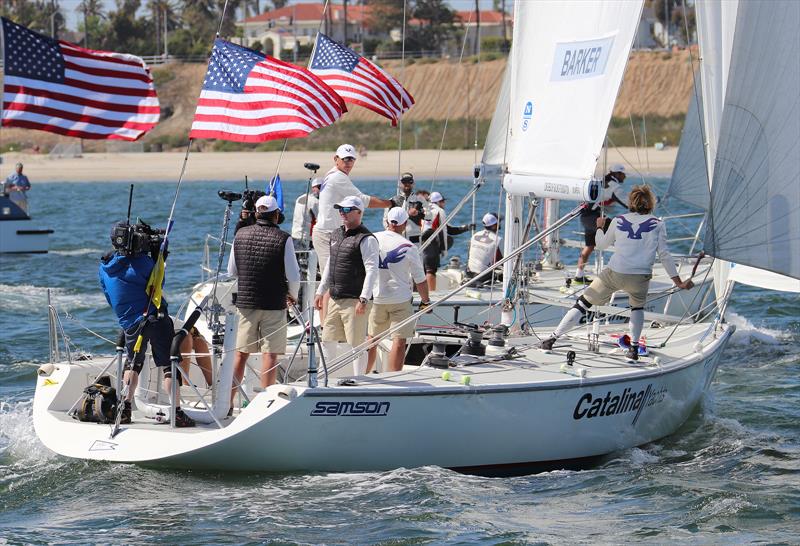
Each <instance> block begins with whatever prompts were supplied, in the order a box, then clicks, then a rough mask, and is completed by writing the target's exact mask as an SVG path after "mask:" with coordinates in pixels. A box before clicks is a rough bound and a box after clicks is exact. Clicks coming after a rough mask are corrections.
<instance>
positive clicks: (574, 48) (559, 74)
mask: <svg viewBox="0 0 800 546" xmlns="http://www.w3.org/2000/svg"><path fill="white" fill-rule="evenodd" d="M613 45H614V37H613V36H611V37H609V38H601V39H598V40H587V41H583V42H566V43H559V44H556V53H555V56H554V57H553V69H552V72H551V73H550V80H551V81H568V80H580V79H585V78H595V77H597V76H602V75H604V74H605V72H606V65H607V64H608V57H609V55H610V53H611V48H612V47H613Z"/></svg>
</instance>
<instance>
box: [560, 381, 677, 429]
mask: <svg viewBox="0 0 800 546" xmlns="http://www.w3.org/2000/svg"><path fill="white" fill-rule="evenodd" d="M666 395H667V388H666V387H663V386H662V387H661V388H660V389H658V390H656V389H655V388H654V387H653V384H652V383H651V384H649V385H647V387H646V388H645V389H643V390H641V391H634V390H631V388H630V387H626V388H625V390H623V391H622V392H621V393H612V392H611V391H608V392H607V393H606V395H605V396H602V395H600V396H597V397H594V396H592V394H591V393H589V392H587V393H585V394H584V395H583V396H581V397H580V398H579V399H578V403H577V404H576V405H575V410H574V411H573V412H572V418H573V419H575V420H576V421H579V420H581V419H592V418H594V417H611V416H614V415H622V414H623V413H633V421H632V423H631V424H633V425H635V424H636V422H637V421H638V420H639V416H640V415H641V414H642V410H644V409H645V408H649V407H651V406H654V405H656V404H660V403H661V402H663V401H664V399H665V398H666Z"/></svg>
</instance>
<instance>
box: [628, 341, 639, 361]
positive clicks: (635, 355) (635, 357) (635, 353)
mask: <svg viewBox="0 0 800 546" xmlns="http://www.w3.org/2000/svg"><path fill="white" fill-rule="evenodd" d="M625 360H627V361H628V362H630V363H632V364H633V363H635V362H638V361H639V345H638V344H636V345H632V346H630V347H629V348H628V350H627V351H625Z"/></svg>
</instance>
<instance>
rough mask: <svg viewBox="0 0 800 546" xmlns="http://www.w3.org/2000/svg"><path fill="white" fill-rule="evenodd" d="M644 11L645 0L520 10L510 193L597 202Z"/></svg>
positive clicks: (522, 6)
mask: <svg viewBox="0 0 800 546" xmlns="http://www.w3.org/2000/svg"><path fill="white" fill-rule="evenodd" d="M641 9H642V2H641V1H640V0H637V1H631V0H608V1H596V2H586V1H582V0H578V1H576V0H571V1H559V2H518V3H517V5H516V16H515V20H514V41H513V44H514V54H512V58H511V61H510V62H511V93H510V116H509V131H510V139H509V154H508V160H507V163H508V170H509V174H507V175H506V177H505V179H504V187H505V189H506V191H508V192H510V193H513V194H516V195H528V194H531V193H533V194H535V195H537V196H539V197H554V198H558V199H571V200H588V199H589V197H590V196H589V191H588V182H589V180H590V179H591V177H592V175H593V173H594V169H595V165H596V163H597V159H598V157H599V154H600V149H601V147H602V144H603V138H604V137H605V134H606V130H607V128H608V122H609V120H610V119H611V113H612V110H613V107H614V102H615V100H616V98H617V93H618V91H619V86H620V83H621V82H622V75H623V72H624V70H625V64H626V63H627V61H628V55H629V52H630V48H631V44H632V42H633V38H634V35H635V33H636V29H637V28H638V23H639V17H640V14H641Z"/></svg>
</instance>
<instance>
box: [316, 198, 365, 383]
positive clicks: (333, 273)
mask: <svg viewBox="0 0 800 546" xmlns="http://www.w3.org/2000/svg"><path fill="white" fill-rule="evenodd" d="M334 208H336V209H337V210H338V211H339V214H340V215H341V216H342V221H343V223H344V225H343V226H341V227H340V228H338V229H337V230H335V231H334V232H333V233H331V242H330V257H329V258H328V262H327V263H326V264H324V269H323V272H322V281H321V282H320V285H319V288H317V295H316V298H315V305H316V307H317V309H322V295H323V294H324V293H325V291H326V290H330V296H331V299H330V303H329V304H328V314H327V315H326V316H325V322H324V325H323V330H322V341H323V345H324V349H325V355H326V358H328V359H331V358H335V352H336V344H337V343H346V344H347V345H349V348H353V347H355V346H357V345H361V344H362V343H364V340H365V339H366V337H367V317H368V313H367V304H368V302H369V300H370V298H371V297H372V288H373V286H374V285H375V281H376V279H377V277H378V261H379V259H380V254H379V253H380V249H379V246H378V240H377V239H375V236H374V235H372V233H371V232H370V231H369V230H368V229H367V228H366V226H364V224H362V223H361V218H362V216H363V214H364V202H363V201H362V200H361V198H360V197H358V196H357V195H350V196H347V197H345V198H344V199H342V200H341V201H339V202H338V203H336V204H335V205H334ZM321 265H322V264H321ZM347 349H348V348H347V347H345V350H347ZM366 370H367V353H366V351H365V352H364V353H363V354H362V355H361V356H359V357H358V358H357V359H356V360H355V361H353V373H354V375H363V374H364V373H365V372H366Z"/></svg>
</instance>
